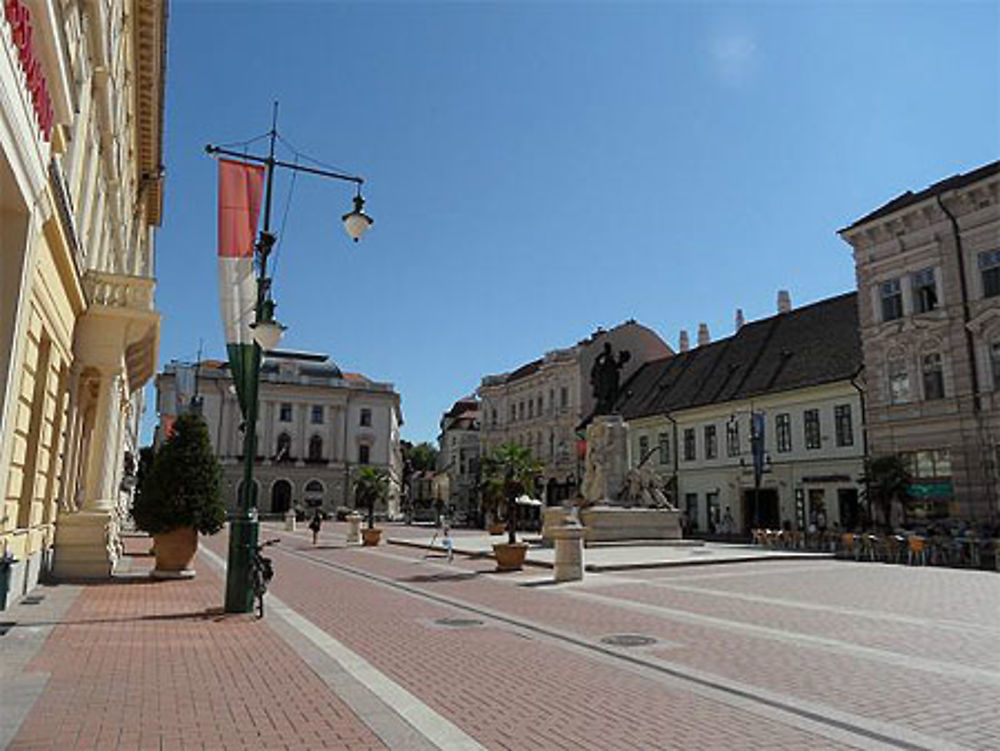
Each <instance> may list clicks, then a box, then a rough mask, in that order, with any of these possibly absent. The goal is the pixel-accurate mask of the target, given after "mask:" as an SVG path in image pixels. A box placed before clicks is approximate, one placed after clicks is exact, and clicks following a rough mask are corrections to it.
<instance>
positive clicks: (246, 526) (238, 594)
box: [226, 511, 260, 613]
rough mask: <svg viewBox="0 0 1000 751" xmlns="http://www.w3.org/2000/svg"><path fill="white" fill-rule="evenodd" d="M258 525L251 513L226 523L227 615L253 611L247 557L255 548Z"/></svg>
mask: <svg viewBox="0 0 1000 751" xmlns="http://www.w3.org/2000/svg"><path fill="white" fill-rule="evenodd" d="M259 532H260V522H259V521H257V514H256V513H254V512H253V511H251V512H250V514H247V515H245V516H238V517H235V518H234V519H233V520H232V521H231V522H230V523H229V560H228V561H227V563H226V612H227V613H251V612H253V587H252V586H250V558H251V556H252V555H253V552H254V551H256V549H257V539H258V537H259Z"/></svg>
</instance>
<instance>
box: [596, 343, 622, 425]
mask: <svg viewBox="0 0 1000 751" xmlns="http://www.w3.org/2000/svg"><path fill="white" fill-rule="evenodd" d="M630 358H631V354H630V353H629V351H628V350H622V351H621V352H619V353H618V357H617V358H615V355H614V350H612V348H611V342H605V343H604V351H602V352H601V354H599V355H598V356H597V358H596V359H595V360H594V365H593V366H592V367H591V368H590V385H591V387H592V388H593V394H594V400H595V401H596V402H597V404H596V406H595V407H594V414H595V415H610V414H611V412H612V410H613V409H614V408H615V402H616V401H618V389H619V381H620V376H619V372H620V371H621V369H622V368H623V367H625V363H627V362H628V361H629V359H630Z"/></svg>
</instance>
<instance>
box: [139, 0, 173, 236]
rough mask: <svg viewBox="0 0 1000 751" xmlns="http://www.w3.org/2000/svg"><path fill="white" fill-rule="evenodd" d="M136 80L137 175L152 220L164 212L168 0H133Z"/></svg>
mask: <svg viewBox="0 0 1000 751" xmlns="http://www.w3.org/2000/svg"><path fill="white" fill-rule="evenodd" d="M131 18H132V23H133V28H132V35H133V36H132V54H133V56H134V66H133V69H134V70H135V82H134V85H133V87H132V94H133V96H134V97H135V143H136V154H137V160H136V161H137V169H138V174H137V175H136V177H137V179H138V181H139V185H140V186H141V188H140V200H144V201H145V209H146V217H147V221H148V223H149V224H153V225H157V226H158V225H159V224H160V220H161V217H162V213H163V179H162V177H163V174H162V165H163V108H164V96H165V85H164V81H165V76H166V49H167V44H166V42H167V3H166V0H133V2H132V13H131Z"/></svg>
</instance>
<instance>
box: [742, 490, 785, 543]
mask: <svg viewBox="0 0 1000 751" xmlns="http://www.w3.org/2000/svg"><path fill="white" fill-rule="evenodd" d="M758 506H759V510H760V513H759V515H758ZM755 527H763V528H766V529H780V528H781V514H780V512H779V510H778V491H777V490H774V489H773V488H761V489H760V490H758V491H754V490H753V489H752V488H751V489H750V490H744V491H743V531H744V532H745V533H747V534H749V533H750V530H751V529H754V528H755Z"/></svg>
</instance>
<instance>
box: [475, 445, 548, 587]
mask: <svg viewBox="0 0 1000 751" xmlns="http://www.w3.org/2000/svg"><path fill="white" fill-rule="evenodd" d="M540 469H541V468H540V466H539V464H538V462H536V461H535V460H534V459H532V457H531V451H529V450H528V449H527V448H525V447H524V446H520V445H518V444H516V443H505V444H503V445H502V446H498V447H497V449H496V450H495V451H494V452H493V454H491V455H490V456H488V457H487V458H486V459H485V460H484V462H483V473H484V476H485V478H486V487H487V488H489V487H490V486H491V485H493V486H494V487H496V486H499V487H500V488H501V493H500V494H499V496H498V497H499V498H502V502H503V504H504V507H505V516H506V517H507V542H498V543H494V545H493V554H494V555H495V556H496V559H497V570H498V571H519V570H520V569H521V568H522V567H523V566H524V558H525V556H526V555H527V554H528V544H527V543H525V542H518V541H517V510H516V507H515V503H516V502H517V498H518V497H519V496H521V495H524V494H525V493H529V492H530V491H531V490H532V489H533V488H534V487H535V478H536V477H537V476H538V473H539V471H540Z"/></svg>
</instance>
